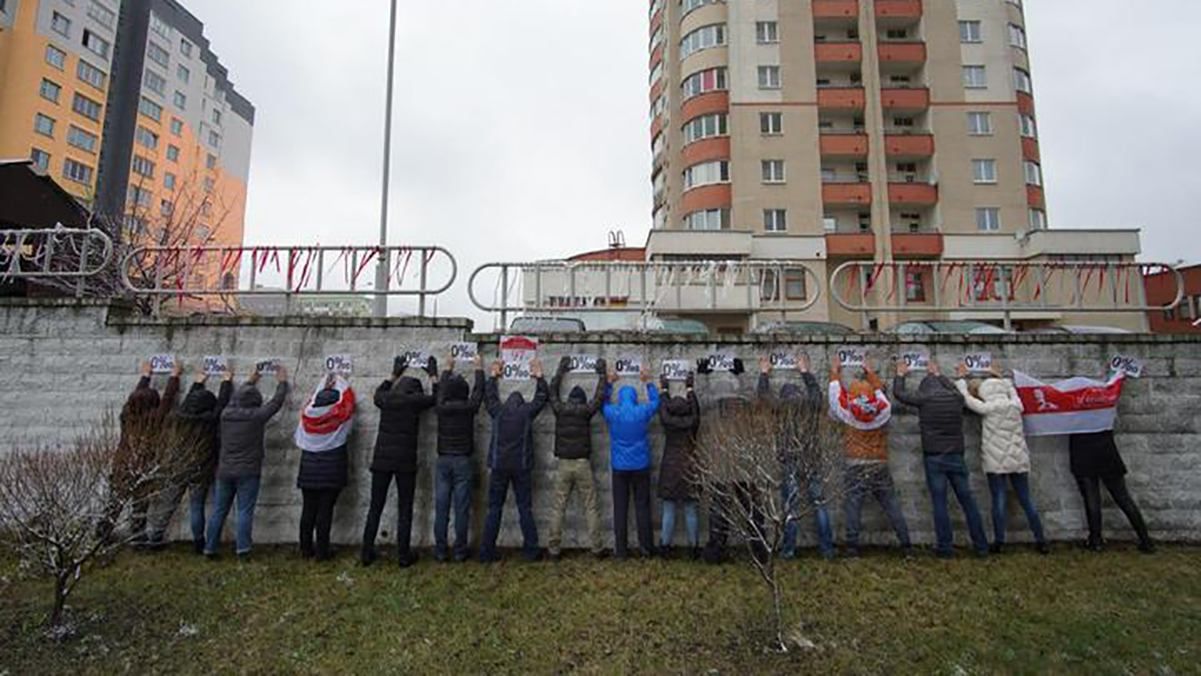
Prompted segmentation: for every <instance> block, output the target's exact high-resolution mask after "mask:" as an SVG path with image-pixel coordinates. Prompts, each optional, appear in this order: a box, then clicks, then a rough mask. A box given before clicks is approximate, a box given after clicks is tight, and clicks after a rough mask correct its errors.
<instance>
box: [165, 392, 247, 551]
mask: <svg viewBox="0 0 1201 676" xmlns="http://www.w3.org/2000/svg"><path fill="white" fill-rule="evenodd" d="M221 376H222V377H221V386H220V388H219V390H218V393H217V394H216V395H213V393H212V392H210V391H209V390H208V388H207V387H205V383H207V382H208V374H206V373H205V372H204V370H203V369H197V371H196V377H195V378H194V379H193V382H192V387H191V389H189V390H188V393H187V394H186V395H184V398H183V401H181V402H180V404H179V406H178V407H177V408H176V409H175V411H173V412H172V414H171V418H170V420H169V421H168V422H169V424H170V425H172V427H173V429H174V430H175V439H174V441H175V442H176V443H177V444H180V445H181V446H182V447H181V448H179V449H177V451H178V452H179V453H182V454H184V455H185V456H186V462H187V463H188V464H189V465H190V466H192V467H194V470H193V471H192V472H191V473H190V476H189V477H187V478H186V480H184V481H178V482H173V483H172V485H171V486H168V487H167V490H166V491H165V492H164V493H163V495H161V496H160V504H159V505H158V509H157V510H156V513H155V514H154V516H153V517H152V518H151V523H150V546H151V547H153V548H160V547H163V546H165V537H164V536H165V535H166V532H167V525H168V524H169V523H170V522H171V517H172V516H173V515H174V514H175V509H176V508H177V507H178V506H179V501H180V498H182V497H183V493H184V490H185V489H186V490H187V492H188V513H189V518H190V520H191V527H192V547H193V549H195V551H196V553H197V554H201V553H203V552H204V526H205V514H204V510H205V505H206V503H207V501H208V497H209V493H210V492H211V491H212V488H213V475H214V474H216V472H217V456H218V454H219V453H220V446H221V434H220V430H219V428H218V423H219V422H220V419H221V412H222V411H224V410H225V407H226V406H227V405H228V404H229V399H230V396H231V395H233V374H232V373H231V372H230V371H229V370H228V369H227V370H225V371H224V372H223V373H222V374H221Z"/></svg>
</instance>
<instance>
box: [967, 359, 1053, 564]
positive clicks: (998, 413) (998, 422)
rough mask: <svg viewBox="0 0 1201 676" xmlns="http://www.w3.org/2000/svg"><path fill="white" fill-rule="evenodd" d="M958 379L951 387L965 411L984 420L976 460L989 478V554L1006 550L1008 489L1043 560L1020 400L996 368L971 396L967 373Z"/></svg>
mask: <svg viewBox="0 0 1201 676" xmlns="http://www.w3.org/2000/svg"><path fill="white" fill-rule="evenodd" d="M957 370H958V375H959V379H958V380H957V381H956V382H955V386H956V387H957V388H958V389H959V392H960V393H961V394H963V399H964V402H965V403H966V404H967V407H968V409H969V410H971V411H972V412H973V413H975V414H977V415H979V416H981V418H982V420H983V424H982V433H981V442H980V455H981V459H982V461H983V465H984V473H985V474H986V475H987V476H988V490H989V493H991V494H992V523H993V545H992V552H993V553H994V554H998V553H1000V552H1001V550H1002V549H1003V548H1004V546H1005V530H1006V526H1005V507H1006V503H1007V499H1008V497H1009V490H1008V487H1007V485H1006V484H1008V485H1009V486H1012V487H1013V491H1014V493H1016V494H1017V498H1018V502H1019V503H1020V504H1021V506H1022V510H1023V511H1025V512H1026V521H1027V522H1028V523H1029V524H1030V531H1031V532H1032V533H1033V534H1034V542H1035V545H1036V546H1037V548H1038V551H1039V553H1041V554H1047V553H1049V552H1050V550H1049V549H1048V547H1047V540H1046V536H1045V535H1044V534H1043V525H1042V520H1041V519H1040V518H1039V516H1038V509H1037V508H1036V507H1035V506H1034V501H1033V500H1032V499H1031V498H1030V448H1029V447H1028V446H1027V445H1026V434H1025V429H1024V428H1023V426H1022V413H1023V407H1022V400H1021V398H1019V397H1018V392H1017V388H1015V387H1014V385H1013V381H1010V380H1007V379H1005V378H1004V377H1002V376H1001V372H1000V371H999V370H998V369H997V368H996V367H995V366H994V367H993V368H992V370H991V371H990V372H989V374H988V376H987V377H986V378H985V379H984V380H983V381H982V382H981V383H980V385H979V389H978V390H977V392H975V393H973V392H972V388H971V387H969V386H968V382H967V376H968V368H967V366H966V365H964V364H960V365H959V366H958V369H957Z"/></svg>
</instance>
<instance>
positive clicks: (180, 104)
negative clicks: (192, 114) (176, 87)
mask: <svg viewBox="0 0 1201 676" xmlns="http://www.w3.org/2000/svg"><path fill="white" fill-rule="evenodd" d="M175 107H176V108H179V109H180V110H187V109H188V97H187V96H186V95H185V94H184V93H183V92H175Z"/></svg>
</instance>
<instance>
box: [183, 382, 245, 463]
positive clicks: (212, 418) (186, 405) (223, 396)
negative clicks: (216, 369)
mask: <svg viewBox="0 0 1201 676" xmlns="http://www.w3.org/2000/svg"><path fill="white" fill-rule="evenodd" d="M233 391H234V385H233V383H232V382H230V381H228V380H225V381H222V382H221V387H220V388H219V390H218V394H217V395H216V396H213V393H212V392H209V391H208V389H207V388H205V386H204V384H203V383H194V384H193V385H192V389H190V390H188V393H187V395H185V396H184V398H183V401H182V402H180V404H179V408H177V409H175V412H174V414H172V422H173V423H174V424H175V429H176V430H178V433H179V435H180V438H181V440H182V441H183V443H185V444H187V445H188V446H189V448H188V449H186V452H187V453H188V454H189V455H190V456H191V457H192V458H193V459H194V462H195V467H196V473H195V474H194V475H193V476H192V477H191V478H190V479H189V483H199V484H207V483H210V482H212V480H213V475H215V474H216V473H217V458H218V457H219V456H220V453H221V428H220V425H219V423H220V420H221V412H222V411H224V410H225V407H226V406H227V405H228V404H229V398H230V396H232V395H233Z"/></svg>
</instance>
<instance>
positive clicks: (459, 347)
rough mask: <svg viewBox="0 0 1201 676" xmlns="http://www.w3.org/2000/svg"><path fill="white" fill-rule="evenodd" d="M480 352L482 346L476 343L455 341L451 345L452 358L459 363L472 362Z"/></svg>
mask: <svg viewBox="0 0 1201 676" xmlns="http://www.w3.org/2000/svg"><path fill="white" fill-rule="evenodd" d="M479 353H480V347H479V345H476V344H475V343H454V344H452V345H451V346H450V358H451V359H453V360H455V363H457V364H468V363H471V362H473V361H475V358H476V356H477V355H479Z"/></svg>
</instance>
